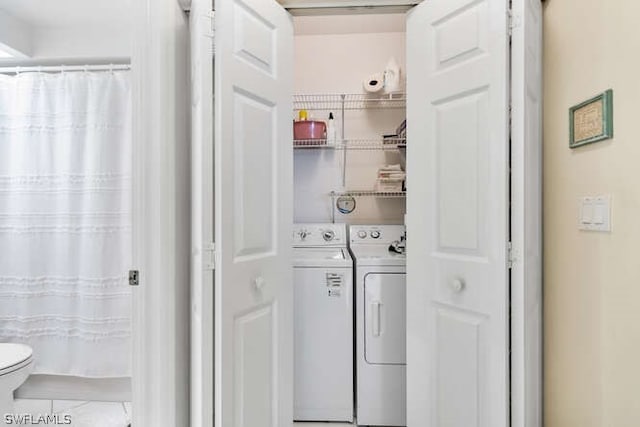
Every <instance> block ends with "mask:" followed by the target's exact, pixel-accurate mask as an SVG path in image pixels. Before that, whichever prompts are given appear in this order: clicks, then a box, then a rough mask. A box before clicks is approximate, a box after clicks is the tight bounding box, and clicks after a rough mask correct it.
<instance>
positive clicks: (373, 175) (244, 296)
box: [192, 0, 541, 427]
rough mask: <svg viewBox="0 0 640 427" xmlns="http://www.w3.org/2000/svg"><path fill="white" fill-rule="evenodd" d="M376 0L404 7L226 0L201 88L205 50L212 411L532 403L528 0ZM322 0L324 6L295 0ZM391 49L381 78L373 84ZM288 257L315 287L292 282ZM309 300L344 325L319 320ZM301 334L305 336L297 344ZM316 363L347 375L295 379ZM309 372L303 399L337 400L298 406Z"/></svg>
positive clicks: (533, 248)
mask: <svg viewBox="0 0 640 427" xmlns="http://www.w3.org/2000/svg"><path fill="white" fill-rule="evenodd" d="M348 3H349V4H352V5H354V6H355V7H356V8H357V6H358V5H359V6H363V4H362V2H358V1H354V2H348ZM367 3H368V2H367ZM376 3H380V4H381V5H384V6H387V5H388V6H391V7H392V8H393V7H394V5H395V6H398V5H399V4H401V3H402V4H403V5H404V6H405V7H401V8H400V9H397V8H396V9H394V10H395V11H396V12H399V11H400V10H401V11H402V13H382V14H367V13H360V14H353V15H349V14H347V15H331V14H332V13H333V12H336V10H335V9H334V8H341V7H345V4H346V3H345V2H343V1H336V2H334V1H332V0H327V1H324V2H311V1H299V0H281V1H280V2H274V1H271V0H242V1H239V0H236V1H234V0H230V1H223V2H219V3H218V2H216V5H215V6H216V10H215V66H214V68H215V70H214V72H213V77H214V78H213V79H212V80H213V81H214V85H213V86H214V87H213V88H211V79H209V78H208V77H209V75H208V74H207V72H206V71H207V69H206V67H207V66H209V65H210V64H209V62H210V61H207V60H205V59H201V60H200V62H198V58H200V57H198V56H196V57H195V61H196V62H195V64H194V67H195V68H194V70H195V72H194V73H192V75H193V76H194V77H195V78H194V81H196V82H201V83H202V88H203V89H202V90H201V91H196V93H206V92H207V91H209V90H210V91H211V98H212V99H214V103H213V110H214V111H213V112H211V111H207V107H208V106H207V105H206V103H204V102H203V103H202V109H201V110H200V111H198V110H197V108H196V114H195V127H194V128H195V130H196V131H201V132H200V133H201V136H202V137H201V138H199V139H198V140H201V141H202V144H201V145H198V144H196V145H195V150H194V159H195V161H194V165H195V168H194V176H195V178H196V179H195V180H194V182H195V183H196V184H201V185H200V186H198V187H197V191H196V192H195V193H194V194H195V199H194V216H195V223H196V225H198V226H199V225H201V226H202V227H201V228H198V227H195V236H196V237H197V238H196V239H195V241H196V243H198V242H202V245H203V246H202V247H198V246H197V245H196V247H195V248H194V251H193V253H194V257H195V264H196V266H197V265H198V262H200V263H202V265H204V267H205V268H204V269H203V271H204V273H203V275H202V276H201V280H202V283H199V282H197V281H198V280H200V279H199V278H196V279H195V280H196V285H195V286H196V289H202V292H203V294H206V292H208V289H210V287H207V286H210V283H209V279H208V277H209V276H208V275H211V276H210V277H212V279H211V280H212V281H213V282H214V283H215V287H214V291H215V298H214V303H215V305H214V307H213V308H212V310H208V309H207V307H206V304H207V299H206V298H205V299H203V301H204V304H205V306H204V307H203V310H202V312H203V313H209V312H213V313H214V319H212V320H213V323H214V325H215V334H214V339H215V342H214V343H213V345H212V346H210V347H206V345H205V344H206V343H207V342H208V341H207V340H209V337H208V336H207V335H206V332H203V333H202V349H203V350H202V351H200V350H199V349H198V348H197V346H198V345H200V344H199V343H198V342H196V346H195V347H196V349H195V353H196V354H199V353H203V354H205V355H206V354H207V351H208V349H210V348H214V349H215V355H214V357H213V359H214V361H215V372H214V379H215V387H216V388H215V390H216V393H215V394H216V396H217V398H216V401H215V415H216V420H217V422H218V424H219V425H232V424H237V425H243V426H245V425H246V426H253V425H267V424H265V422H266V421H265V420H271V421H270V424H269V425H288V423H290V422H291V420H292V419H296V420H300V421H346V422H351V421H352V416H353V414H354V412H355V413H356V416H357V422H358V424H360V425H386V426H403V425H408V426H411V427H416V426H424V425H430V424H433V425H436V426H439V425H450V426H455V427H470V426H484V425H487V426H491V427H505V426H507V425H519V426H520V425H522V426H524V425H525V423H524V422H523V421H522V420H523V419H524V417H525V416H528V414H533V416H537V415H536V414H538V409H537V408H539V407H538V406H535V405H537V402H538V399H539V396H540V393H539V390H540V381H539V379H540V375H539V373H540V353H539V352H538V350H539V348H540V347H539V345H538V344H539V343H540V331H541V326H540V292H539V289H540V280H539V277H540V275H539V274H538V273H539V271H540V257H539V249H540V237H539V236H540V233H539V231H540V215H539V207H540V198H539V196H540V184H539V177H540V174H539V173H540V170H541V166H540V158H541V156H540V123H539V118H540V111H541V99H540V88H541V79H540V58H541V39H540V37H539V36H540V34H541V33H540V31H541V20H540V19H541V18H540V16H541V14H540V11H541V8H540V3H539V1H538V0H513V1H511V2H508V1H506V0H481V1H476V0H427V1H423V2H410V3H412V4H406V3H404V2H402V1H395V0H389V1H386V0H381V1H380V2H376ZM415 3H419V4H415ZM313 5H315V7H317V8H319V9H323V8H326V9H323V10H316V11H315V12H314V11H313V10H308V9H307V10H305V11H303V12H304V13H305V16H297V15H296V13H297V12H299V10H296V8H299V9H305V8H309V7H311V8H313V7H314V6H313ZM332 9H334V10H332ZM378 10H379V9H378ZM384 10H385V11H389V9H384ZM343 12H344V10H341V11H340V13H343ZM358 12H371V10H369V8H366V7H365V8H364V10H363V9H358ZM292 14H293V15H294V16H293V17H292ZM510 17H513V19H511V18H510ZM203 36H204V37H203V38H202V39H201V40H205V42H203V43H200V44H199V46H198V44H196V49H197V50H198V52H201V53H202V58H207V56H206V55H207V54H209V55H210V45H207V44H206V43H208V42H209V41H210V40H211V34H210V28H205V29H204V34H203ZM199 67H200V69H201V70H203V72H202V73H199V72H198V71H199ZM398 69H399V70H400V73H399V82H398V83H397V84H394V85H393V90H385V88H384V87H382V88H380V90H379V91H376V90H375V86H376V85H379V84H380V81H381V80H382V82H383V83H384V82H385V81H386V78H385V75H386V74H387V73H388V72H389V71H391V72H390V74H392V75H393V74H394V73H393V70H398ZM385 71H386V72H387V73H385ZM198 77H201V79H198ZM405 82H406V89H405ZM370 86H373V88H371V87H370ZM388 92H391V93H388ZM213 93H215V97H214V96H213ZM200 99H204V100H207V99H210V98H209V96H204V97H202V98H200ZM196 107H197V105H196ZM211 116H213V117H214V118H215V124H214V125H213V126H212V127H209V126H207V120H208V118H210V117H211ZM330 117H332V119H330ZM329 122H331V123H329ZM311 124H313V125H311ZM405 126H406V135H405V133H404V132H405ZM296 129H298V130H296ZM298 132H299V133H298ZM292 133H293V135H292ZM211 134H213V138H211V139H209V138H208V135H211ZM211 140H213V142H214V143H213V147H211V146H210V145H207V144H209V143H210V141H211ZM209 150H211V151H209ZM210 152H211V153H212V154H213V156H209V155H208V154H209V153H210ZM405 153H406V154H405ZM211 158H213V163H210V162H211V160H210V159H211ZM209 174H210V175H209ZM405 174H406V175H405ZM212 182H213V183H214V185H213V186H212V185H211V183H212ZM200 195H202V197H201V199H200V198H199V196H200ZM208 209H209V210H208ZM525 212H526V215H525ZM211 216H213V218H214V224H213V229H211V228H210V227H211V225H210V223H209V222H208V219H209V218H211ZM347 226H348V227H349V228H348V229H347ZM405 227H406V234H405ZM405 247H406V248H407V250H406V254H405V253H404V248H405ZM404 257H406V272H405V270H404V268H405V267H404V265H405V258H404ZM212 266H213V268H212ZM292 266H293V268H291V267H292ZM292 270H293V271H292ZM302 270H305V271H302ZM196 271H199V270H197V269H196ZM300 275H304V276H305V277H306V276H308V277H309V278H311V279H312V280H314V281H317V284H318V289H319V291H318V293H317V295H316V294H313V293H311V292H310V293H308V294H305V295H304V298H306V300H305V302H304V304H302V303H301V301H300V300H299V299H298V298H299V297H300V294H299V293H298V294H297V293H296V291H295V290H296V288H297V287H298V284H299V283H301V281H300V280H299V279H300V277H299V276H300ZM367 280H371V282H370V285H371V287H370V288H369V290H367V289H366V287H367V284H366V283H367V282H366V281H367ZM363 283H364V286H361V285H362V284H363ZM369 291H371V292H369ZM367 298H369V299H367ZM301 307H302V309H301ZM321 307H326V308H327V310H328V311H327V312H330V313H334V314H333V315H330V316H327V318H328V319H330V320H332V321H336V320H337V319H339V320H340V325H342V326H340V325H338V324H337V323H336V324H334V323H331V324H329V322H323V321H319V322H316V324H314V325H312V326H313V328H316V329H314V330H313V331H311V332H310V329H309V328H308V327H307V326H305V324H304V322H305V321H306V320H309V319H311V321H313V320H314V319H315V320H317V319H319V318H320V317H319V314H318V313H317V312H318V311H319V309H320V308H321ZM334 309H335V311H331V310H334ZM314 310H315V312H314ZM314 313H315V314H314ZM301 316H303V317H304V318H305V319H306V320H300V319H301ZM205 321H206V319H202V320H201V319H198V318H196V319H195V324H196V326H200V325H204V327H202V328H200V329H198V330H200V331H207V326H206V323H205ZM327 330H329V331H330V332H332V331H336V334H332V333H327ZM338 331H339V332H340V334H338V333H337V332H338ZM343 332H345V333H343ZM349 334H351V335H349ZM359 334H360V336H359ZM294 335H296V338H295V339H294ZM338 335H340V336H338ZM362 335H364V338H362ZM387 338H392V339H387ZM323 340H324V341H323ZM354 342H355V343H356V345H355V346H354V345H353V343H354ZM300 345H302V348H303V349H305V348H306V349H307V350H304V351H306V354H307V355H311V356H313V357H308V359H307V360H306V361H302V362H300V358H299V357H298V356H299V354H298V355H296V351H299V350H300V348H299V347H300ZM296 346H298V348H295V347H296ZM310 348H312V350H309V349H310ZM296 358H298V359H297V360H296ZM350 360H351V361H352V364H351V370H349V368H348V366H347V367H346V369H343V368H344V367H345V366H346V365H348V364H349V361H350ZM343 361H344V362H343ZM305 363H306V365H305ZM292 366H293V367H294V371H297V372H295V373H294V372H291V367H292ZM301 367H302V368H303V371H304V372H306V373H302V374H301V373H300V368H301ZM368 368H372V369H371V370H369V369H368ZM373 368H375V369H373ZM206 369H207V365H206V358H203V359H202V371H206ZM405 370H406V371H405ZM292 374H293V375H292ZM314 377H317V378H319V380H318V381H320V382H321V383H322V384H324V385H327V390H330V389H331V387H333V386H334V385H336V384H338V383H339V390H340V392H339V393H338V392H336V393H333V394H332V393H331V392H329V393H321V394H318V395H317V397H313V392H317V391H318V389H319V388H321V387H316V386H315V384H316V383H314V382H313V381H307V384H297V383H296V382H297V381H299V380H300V379H301V378H303V379H307V380H308V379H310V378H314ZM363 377H366V378H369V379H373V380H372V382H366V383H365V384H360V383H359V381H360V380H362V379H363ZM376 378H377V380H376ZM398 379H400V380H398ZM525 380H526V381H525ZM323 381H324V382H323ZM376 381H377V382H376ZM349 383H350V384H351V389H349ZM304 388H306V389H307V390H310V391H311V392H312V393H310V396H312V397H310V398H308V399H306V402H307V403H308V402H311V403H310V404H309V405H308V406H312V405H314V402H316V403H318V402H319V399H320V397H318V396H336V397H337V396H338V395H339V396H340V397H341V399H340V400H341V403H340V411H341V414H344V413H346V414H347V415H346V418H345V417H343V416H342V415H341V417H340V418H338V417H336V418H329V417H327V416H326V415H322V414H320V410H321V409H323V408H307V409H310V410H312V411H316V410H317V411H318V412H317V413H316V414H315V415H314V414H310V415H309V416H300V413H299V412H298V415H296V405H298V404H297V403H296V399H297V398H299V396H297V397H296V394H298V393H299V392H300V390H302V389H304ZM367 391H368V392H370V393H371V395H370V396H369V397H367V393H366V392H367ZM266 402H270V403H269V404H266ZM344 402H346V403H344ZM204 403H206V401H205V402H203V411H202V412H203V413H204V414H208V413H211V412H210V411H208V410H207V409H206V407H205V406H204ZM298 403H299V402H298ZM343 403H344V404H343ZM363 404H369V407H368V408H365V409H364V410H363V407H362V405H363ZM387 405H388V406H387ZM302 406H304V405H302ZM318 406H320V405H319V404H318ZM299 407H300V405H298V409H300V408H299ZM376 411H377V412H376ZM363 414H369V415H368V416H371V418H369V419H367V418H365V416H364V415H363ZM385 415H389V416H390V415H392V419H391V417H390V418H389V419H385V418H384V416H385ZM512 415H513V416H512ZM529 419H531V418H527V420H529ZM534 424H535V420H534ZM534 424H530V423H526V425H534Z"/></svg>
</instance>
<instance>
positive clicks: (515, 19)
mask: <svg viewBox="0 0 640 427" xmlns="http://www.w3.org/2000/svg"><path fill="white" fill-rule="evenodd" d="M508 14H509V35H510V36H512V35H513V30H514V29H515V28H518V27H519V26H520V15H518V14H516V13H514V12H513V9H509V12H508Z"/></svg>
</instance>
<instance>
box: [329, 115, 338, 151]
mask: <svg viewBox="0 0 640 427" xmlns="http://www.w3.org/2000/svg"><path fill="white" fill-rule="evenodd" d="M327 145H332V146H333V145H336V124H335V121H334V120H333V113H329V120H327Z"/></svg>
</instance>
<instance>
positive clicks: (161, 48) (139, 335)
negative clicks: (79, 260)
mask: <svg viewBox="0 0 640 427" xmlns="http://www.w3.org/2000/svg"><path fill="white" fill-rule="evenodd" d="M132 14H133V19H132V22H133V39H134V43H133V52H132V55H131V64H132V106H133V108H132V110H133V173H132V183H133V192H132V193H133V263H132V267H131V268H132V269H136V270H139V286H137V287H134V288H133V289H132V293H133V296H132V299H133V300H132V302H133V304H132V305H133V310H132V353H133V354H132V379H131V381H132V406H133V414H132V425H136V426H151V425H164V426H167V427H173V426H176V427H178V426H184V425H189V353H190V351H189V346H190V342H189V311H190V310H189V276H190V270H189V261H190V256H189V253H190V248H189V245H190V174H189V163H190V162H189V161H190V136H189V129H190V119H189V111H190V108H189V56H188V55H189V54H188V43H189V34H188V25H187V22H188V18H187V16H186V14H185V13H184V11H183V10H182V8H181V7H180V5H179V4H178V2H177V1H176V0H139V1H135V2H133V4H132Z"/></svg>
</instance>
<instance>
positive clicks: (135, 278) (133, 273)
mask: <svg viewBox="0 0 640 427" xmlns="http://www.w3.org/2000/svg"><path fill="white" fill-rule="evenodd" d="M138 285H140V272H139V271H138V270H129V286H138Z"/></svg>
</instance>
